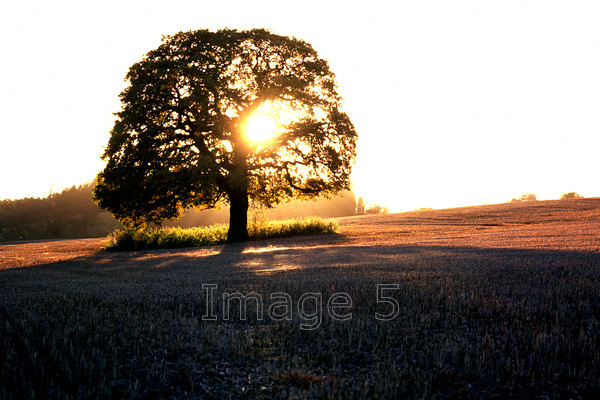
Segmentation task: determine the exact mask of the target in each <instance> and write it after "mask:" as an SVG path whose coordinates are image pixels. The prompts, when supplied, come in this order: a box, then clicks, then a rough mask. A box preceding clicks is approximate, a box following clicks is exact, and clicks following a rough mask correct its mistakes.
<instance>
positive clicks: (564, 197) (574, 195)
mask: <svg viewBox="0 0 600 400" xmlns="http://www.w3.org/2000/svg"><path fill="white" fill-rule="evenodd" d="M560 199H561V200H567V199H583V196H582V195H580V194H579V193H576V192H569V193H564V194H563V195H562V196H560Z"/></svg>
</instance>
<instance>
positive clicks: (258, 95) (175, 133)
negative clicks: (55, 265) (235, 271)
mask: <svg viewBox="0 0 600 400" xmlns="http://www.w3.org/2000/svg"><path fill="white" fill-rule="evenodd" d="M127 81H128V82H129V86H128V87H127V88H126V89H125V90H124V91H123V92H122V93H121V102H122V109H121V111H120V112H119V113H118V114H117V121H116V122H115V125H114V127H113V129H112V132H111V137H110V140H109V142H108V146H107V147H106V151H105V153H104V155H103V158H104V159H105V160H107V161H108V162H107V165H106V168H105V169H104V170H103V171H102V172H100V174H99V175H98V185H97V186H96V188H95V191H94V196H95V199H96V200H97V202H98V204H99V205H100V206H101V207H104V208H106V209H108V210H109V211H110V212H112V213H113V214H114V215H115V216H116V217H117V218H118V219H119V220H120V221H122V222H124V223H126V224H128V225H130V226H136V227H141V226H144V225H145V224H147V223H150V222H155V223H160V222H162V220H164V219H175V218H177V217H178V216H179V215H180V214H181V212H182V210H183V209H185V208H189V207H198V208H213V207H215V206H216V205H218V204H219V203H221V202H222V201H225V202H227V203H229V204H230V216H229V220H230V224H229V233H228V240H229V241H244V240H247V239H248V230H247V224H248V207H249V200H252V201H255V202H257V203H259V204H262V205H264V206H266V207H270V206H273V205H275V204H277V203H280V202H281V201H283V200H286V199H290V198H313V197H315V196H317V195H325V196H328V195H334V194H335V193H337V192H339V191H341V190H347V189H349V186H350V179H349V176H350V172H351V166H352V164H353V161H354V158H355V144H356V138H357V134H356V132H355V130H354V127H353V125H352V123H351V121H350V118H349V117H348V116H347V115H346V114H345V113H344V112H342V111H341V98H340V96H339V94H338V93H337V89H336V84H335V80H334V75H333V73H332V72H331V71H330V70H329V66H328V64H327V62H326V61H325V60H323V59H321V58H319V56H318V55H317V52H316V51H315V50H314V49H313V48H312V47H311V46H310V45H309V44H308V43H306V42H304V41H301V40H298V39H295V38H290V37H285V36H279V35H275V34H273V33H270V32H268V31H266V30H263V29H255V30H251V31H236V30H229V29H224V30H220V31H217V32H210V31H207V30H199V31H191V32H180V33H178V34H176V35H174V36H165V37H164V38H163V42H162V44H161V45H160V46H159V47H158V48H157V49H156V50H153V51H151V52H149V53H148V54H147V55H146V56H145V57H144V59H143V60H142V61H140V62H138V63H136V64H134V65H133V66H132V67H131V68H130V70H129V73H128V74H127ZM267 111H268V112H270V113H272V114H274V115H275V118H279V125H278V127H277V133H278V134H277V135H276V136H275V137H273V138H272V139H271V140H270V141H267V142H264V143H258V142H252V141H250V140H249V138H248V136H247V135H246V133H245V127H246V125H247V124H248V123H249V121H250V120H251V118H252V116H255V115H257V114H260V113H264V112H267Z"/></svg>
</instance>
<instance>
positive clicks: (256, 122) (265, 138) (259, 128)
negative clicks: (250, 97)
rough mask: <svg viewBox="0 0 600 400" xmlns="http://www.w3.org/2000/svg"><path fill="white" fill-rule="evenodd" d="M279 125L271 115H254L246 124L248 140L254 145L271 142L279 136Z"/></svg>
mask: <svg viewBox="0 0 600 400" xmlns="http://www.w3.org/2000/svg"><path fill="white" fill-rule="evenodd" d="M277 130H278V124H277V120H276V119H275V117H274V116H273V115H271V114H254V115H252V116H250V118H248V122H246V138H247V139H248V140H249V141H250V143H253V144H263V143H267V142H269V141H270V140H271V139H273V138H274V137H275V136H276V135H277Z"/></svg>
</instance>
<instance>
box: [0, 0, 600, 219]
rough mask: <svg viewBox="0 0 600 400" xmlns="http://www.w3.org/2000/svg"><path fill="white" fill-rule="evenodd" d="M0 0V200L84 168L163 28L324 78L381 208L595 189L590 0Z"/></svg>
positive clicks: (89, 175) (599, 188)
mask: <svg viewBox="0 0 600 400" xmlns="http://www.w3.org/2000/svg"><path fill="white" fill-rule="evenodd" d="M91 4H92V3H87V2H81V1H79V2H75V1H73V2H65V1H54V2H48V1H29V2H27V1H23V2H8V1H4V2H2V3H0V38H1V39H0V40H1V44H2V53H3V56H2V61H1V62H0V80H1V81H0V85H1V86H0V87H1V91H0V121H1V122H0V135H1V142H0V199H1V198H18V197H24V196H45V195H47V194H48V193H49V191H50V189H51V188H53V190H54V191H55V192H56V191H60V190H61V189H63V188H65V187H69V186H71V185H73V184H79V183H83V182H85V181H89V180H91V179H93V178H94V176H95V174H96V173H97V172H98V171H99V170H100V169H101V168H102V165H103V163H102V161H101V160H100V158H99V155H100V154H101V153H102V150H103V146H104V145H106V143H107V141H108V138H109V131H110V129H111V127H112V124H113V121H114V119H113V118H114V117H113V115H112V113H113V112H115V111H117V110H118V109H119V101H118V94H119V93H120V91H121V90H122V89H123V87H124V82H123V78H124V76H125V74H126V73H127V70H128V68H129V66H131V64H133V63H134V62H136V61H138V60H140V59H141V57H142V56H143V55H144V54H145V53H146V52H147V51H149V50H151V49H153V48H155V47H157V46H158V45H159V44H160V39H161V35H162V34H173V33H176V32H177V31H180V30H188V29H199V28H209V29H218V28H222V27H226V26H227V27H230V28H238V29H249V28H253V27H266V28H270V29H272V30H273V31H274V32H275V33H278V34H283V35H293V36H296V37H299V38H302V39H304V40H306V41H308V42H310V43H311V44H313V46H314V47H315V48H316V49H317V51H319V53H320V55H321V56H322V57H323V58H325V59H327V60H328V61H329V62H330V64H331V67H332V69H333V71H334V72H335V73H336V75H337V78H338V83H339V86H340V91H341V93H342V95H343V96H344V97H345V99H346V100H345V107H346V111H347V112H348V113H349V115H350V117H351V119H352V120H353V122H354V123H355V125H356V127H357V130H358V133H359V137H360V139H359V150H358V151H359V156H358V161H357V165H356V167H355V173H354V175H353V179H354V182H355V185H356V186H355V190H356V192H357V193H358V194H359V195H362V196H363V197H365V199H366V200H367V201H368V202H371V203H379V204H382V205H384V206H388V207H390V208H391V209H392V210H394V211H401V210H406V209H412V208H418V207H436V208H438V207H451V206H459V205H470V204H484V203H497V202H503V201H507V200H510V198H512V197H516V196H519V195H520V194H521V193H524V192H533V193H536V194H537V195H538V198H541V199H545V198H548V199H550V198H558V197H559V196H560V194H561V193H564V192H569V191H576V192H578V193H580V194H582V195H584V196H586V197H587V196H600V177H599V175H600V174H599V172H600V168H599V163H598V157H597V156H596V154H597V152H598V149H599V148H600V146H599V145H600V23H599V22H598V21H600V2H597V1H561V2H557V1H482V0H479V1H451V2H449V1H423V0H419V1H385V2H381V1H370V2H361V3H360V4H355V3H352V2H347V1H340V2H327V1H324V0H320V1H303V2H283V1H280V0H279V1H260V0H258V1H229V2H228V1H223V2H216V1H170V2H164V1H161V2H157V1H143V2H142V1H136V2H125V1H105V2H97V3H93V4H94V5H91Z"/></svg>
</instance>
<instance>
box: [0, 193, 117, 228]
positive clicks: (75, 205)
mask: <svg viewBox="0 0 600 400" xmlns="http://www.w3.org/2000/svg"><path fill="white" fill-rule="evenodd" d="M93 187H94V183H88V184H85V185H81V186H73V187H71V188H70V189H65V190H63V191H62V192H60V193H52V194H50V195H49V196H47V197H45V198H43V199H42V198H31V197H28V198H25V199H19V200H2V201H0V240H19V239H27V240H30V239H47V238H82V237H97V236H104V235H106V234H107V233H108V232H111V231H113V230H114V229H115V228H118V227H120V226H121V224H119V223H118V222H117V221H116V220H115V219H114V218H113V216H112V215H111V214H109V213H108V212H106V211H104V210H102V209H101V208H99V207H98V206H97V205H96V203H94V201H93V200H92V188H93Z"/></svg>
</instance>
